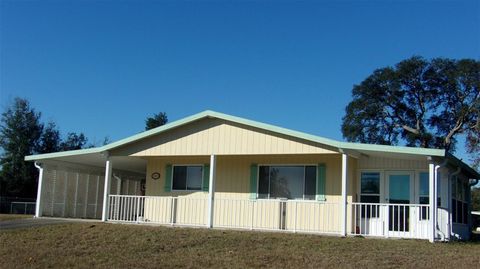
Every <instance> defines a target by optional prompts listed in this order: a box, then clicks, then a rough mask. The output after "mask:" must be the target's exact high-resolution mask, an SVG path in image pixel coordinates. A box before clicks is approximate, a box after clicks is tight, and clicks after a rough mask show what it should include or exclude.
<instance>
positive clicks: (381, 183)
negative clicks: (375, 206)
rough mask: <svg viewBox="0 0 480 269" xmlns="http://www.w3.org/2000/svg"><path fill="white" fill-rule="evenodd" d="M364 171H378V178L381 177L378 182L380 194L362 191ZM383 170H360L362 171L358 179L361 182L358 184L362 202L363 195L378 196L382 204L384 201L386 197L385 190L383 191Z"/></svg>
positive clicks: (359, 196) (359, 199) (359, 198)
mask: <svg viewBox="0 0 480 269" xmlns="http://www.w3.org/2000/svg"><path fill="white" fill-rule="evenodd" d="M363 173H378V175H379V176H378V179H379V182H378V184H379V185H378V194H369V193H365V194H363V193H362V174H363ZM383 174H384V173H383V171H380V170H360V173H359V175H358V181H359V184H358V202H359V203H361V200H362V196H378V203H379V204H381V203H382V202H383V200H384V199H382V198H383V196H384V192H383V191H382V190H383V188H384V179H383Z"/></svg>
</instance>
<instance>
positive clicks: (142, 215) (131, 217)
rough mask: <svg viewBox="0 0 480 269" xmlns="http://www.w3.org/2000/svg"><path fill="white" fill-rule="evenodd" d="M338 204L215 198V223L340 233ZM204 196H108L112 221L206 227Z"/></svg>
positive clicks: (230, 225)
mask: <svg viewBox="0 0 480 269" xmlns="http://www.w3.org/2000/svg"><path fill="white" fill-rule="evenodd" d="M339 211H340V204H339V203H324V202H317V201H299V200H262V199H259V200H249V199H215V200H214V208H213V216H214V218H213V226H214V227H223V228H236V229H252V230H278V231H281V230H283V231H290V232H297V231H298V232H311V233H334V234H335V233H340V227H341V224H340V219H339V216H340V215H339V214H338V212H339ZM207 218H208V200H207V199H205V198H188V197H160V196H132V195H110V196H109V214H108V220H109V221H118V222H133V223H158V224H170V225H190V226H206V225H207Z"/></svg>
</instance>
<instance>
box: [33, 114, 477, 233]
mask: <svg viewBox="0 0 480 269" xmlns="http://www.w3.org/2000/svg"><path fill="white" fill-rule="evenodd" d="M25 160H27V161H35V165H36V167H37V168H38V169H39V172H40V173H39V187H38V196H37V205H36V206H37V208H36V216H37V217H40V216H53V217H67V218H70V217H71V218H96V219H102V220H103V221H108V222H127V223H128V222H130V223H158V224H166V225H188V226H203V227H209V228H217V227H222V228H235V229H251V230H273V231H289V232H305V233H319V234H336V235H342V236H346V235H363V236H378V237H395V238H418V239H428V240H430V241H431V242H434V241H448V240H453V239H468V238H469V235H470V230H471V217H470V214H469V213H468V212H470V210H471V209H470V186H472V185H473V184H476V183H477V182H478V179H479V178H480V175H479V174H478V173H477V172H476V171H475V170H473V169H472V168H470V167H469V166H468V165H466V164H465V163H463V162H462V161H461V160H459V159H457V158H455V157H454V156H452V155H450V154H448V153H446V152H445V151H444V150H441V149H426V148H412V147H397V146H382V145H370V144H358V143H346V142H339V141H335V140H331V139H327V138H323V137H319V136H314V135H309V134H305V133H301V132H297V131H293V130H288V129H284V128H280V127H276V126H272V125H268V124H264V123H259V122H256V121H252V120H247V119H243V118H239V117H234V116H230V115H226V114H222V113H217V112H213V111H205V112H201V113H199V114H196V115H193V116H190V117H187V118H184V119H181V120H178V121H175V122H172V123H168V124H166V125H164V126H161V127H158V128H155V129H152V130H149V131H146V132H143V133H140V134H137V135H134V136H131V137H128V138H125V139H123V140H120V141H117V142H114V143H111V144H108V145H105V146H102V147H98V148H91V149H83V150H74V151H66V152H57V153H50V154H41V155H32V156H27V157H26V158H25Z"/></svg>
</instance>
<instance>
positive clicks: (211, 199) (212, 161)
mask: <svg viewBox="0 0 480 269" xmlns="http://www.w3.org/2000/svg"><path fill="white" fill-rule="evenodd" d="M215 170H217V156H215V155H213V154H212V155H210V175H209V180H208V181H209V184H208V186H209V189H208V223H207V227H208V228H212V227H213V202H214V199H215V174H216V172H215Z"/></svg>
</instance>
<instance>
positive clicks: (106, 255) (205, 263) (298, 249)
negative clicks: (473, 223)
mask: <svg viewBox="0 0 480 269" xmlns="http://www.w3.org/2000/svg"><path fill="white" fill-rule="evenodd" d="M479 254H480V244H479V243H448V244H445V243H438V244H431V243H429V242H427V241H423V240H422V241H417V240H385V239H365V238H338V237H327V236H318V235H302V234H286V233H267V232H249V231H222V230H208V229H201V228H198V229H192V228H170V227H153V226H141V225H121V224H104V223H72V224H65V225H63V224H62V225H54V226H44V227H40V228H30V229H19V230H8V231H1V232H0V267H2V268H49V267H50V268H51V267H54V268H92V267H100V268H111V267H113V268H118V267H121V268H134V267H135V268H173V267H182V268H185V267H200V268H201V267H203V268H205V267H219V268H252V267H271V268H279V267H280V268H302V267H308V268H318V267H332V268H337V267H350V268H353V267H383V268H389V267H410V268H413V267H422V268H425V267H429V268H433V267H441V268H443V267H457V268H466V267H469V268H479V267H480V259H479Z"/></svg>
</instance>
